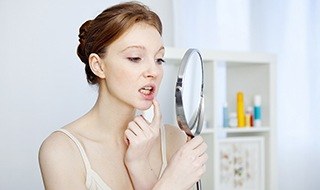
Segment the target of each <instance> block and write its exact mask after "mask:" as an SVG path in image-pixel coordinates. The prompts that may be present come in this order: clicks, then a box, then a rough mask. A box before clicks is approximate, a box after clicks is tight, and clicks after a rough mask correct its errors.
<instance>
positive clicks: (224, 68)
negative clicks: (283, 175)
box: [165, 47, 277, 190]
mask: <svg viewBox="0 0 320 190" xmlns="http://www.w3.org/2000/svg"><path fill="white" fill-rule="evenodd" d="M185 52H186V49H177V48H170V47H167V48H166V56H165V59H166V62H167V63H166V64H167V65H170V66H171V67H176V68H177V69H178V68H179V65H180V61H181V59H182V57H183V55H184V53H185ZM200 53H201V55H202V59H203V61H204V73H205V93H204V94H205V122H206V128H205V129H203V131H202V136H203V137H204V138H205V140H206V142H207V144H208V145H209V148H208V154H209V161H208V163H207V172H206V174H205V175H204V177H203V178H202V187H203V189H204V190H212V189H215V190H223V189H230V190H233V189H236V188H234V187H231V186H230V187H229V188H227V186H221V183H224V182H222V177H221V176H222V174H221V169H220V167H221V156H220V153H221V150H220V148H221V147H220V142H222V141H224V140H228V139H231V138H233V139H234V138H242V139H246V138H257V137H259V138H260V137H262V138H263V139H264V143H263V149H262V154H261V155H262V158H260V159H261V162H260V161H259V162H258V163H259V164H260V166H259V167H261V168H260V169H261V170H259V171H261V175H259V176H258V177H259V179H260V182H259V185H257V184H254V183H252V181H251V182H248V183H251V184H253V186H252V187H253V188H254V189H252V190H259V189H261V190H276V189H277V180H276V179H277V176H276V173H277V172H276V169H277V167H276V159H275V158H276V150H275V147H276V144H277V142H276V118H275V117H276V110H275V90H276V88H275V63H276V58H275V56H274V55H271V54H265V53H248V52H218V51H208V50H201V49H200ZM171 75H174V74H172V73H171ZM175 77H176V76H174V78H175ZM171 78H172V77H171ZM238 91H242V92H243V93H244V97H245V99H244V101H245V106H252V105H253V96H254V95H255V94H259V95H261V97H262V126H261V127H251V128H223V127H222V120H223V119H222V107H223V103H224V102H226V101H227V102H228V109H229V111H230V112H231V111H233V112H235V111H236V93H237V92H238ZM173 117H175V116H173ZM251 160H252V159H251ZM253 161H254V162H255V159H253ZM247 164H248V163H247ZM249 164H251V165H253V163H249ZM255 169H256V170H257V168H255ZM256 170H254V171H256ZM254 171H253V170H252V171H251V172H253V175H255V174H254ZM251 175H252V174H251ZM250 177H251V178H250ZM252 178H253V177H252V176H249V177H247V179H245V180H244V181H245V182H244V183H247V182H246V180H247V181H248V180H257V178H255V179H252ZM226 179H227V180H229V179H228V178H226ZM226 183H229V184H232V183H234V182H232V181H227V182H226ZM242 185H243V184H242ZM237 186H238V187H237V189H241V184H237ZM256 186H259V187H258V188H257V187H256ZM242 189H246V190H249V189H250V187H249V186H248V187H242Z"/></svg>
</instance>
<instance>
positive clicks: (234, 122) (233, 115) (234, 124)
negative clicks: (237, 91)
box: [229, 112, 238, 128]
mask: <svg viewBox="0 0 320 190" xmlns="http://www.w3.org/2000/svg"><path fill="white" fill-rule="evenodd" d="M229 126H230V127H231V128H236V127H237V126H238V118H237V113H236V112H231V113H230V115H229Z"/></svg>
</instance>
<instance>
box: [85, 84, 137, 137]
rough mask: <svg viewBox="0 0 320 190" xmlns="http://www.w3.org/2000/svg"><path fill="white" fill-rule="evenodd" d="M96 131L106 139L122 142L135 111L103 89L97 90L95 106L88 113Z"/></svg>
mask: <svg viewBox="0 0 320 190" xmlns="http://www.w3.org/2000/svg"><path fill="white" fill-rule="evenodd" d="M89 115H90V117H91V118H92V120H91V121H92V122H93V124H94V125H92V126H94V127H95V128H96V129H97V131H98V132H99V133H100V134H101V135H103V136H108V138H116V139H120V140H121V141H123V136H124V131H125V130H126V129H127V126H128V123H129V122H130V121H132V120H133V119H134V116H135V109H134V108H133V107H131V106H129V105H128V104H125V103H123V102H121V101H120V100H119V99H116V98H115V97H114V96H111V95H110V94H109V92H108V91H107V90H106V89H105V87H103V86H101V87H100V88H99V96H98V99H97V101H96V104H95V105H94V107H93V108H92V110H91V111H90V112H89Z"/></svg>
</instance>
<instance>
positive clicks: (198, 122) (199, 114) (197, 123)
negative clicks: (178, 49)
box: [175, 49, 204, 138]
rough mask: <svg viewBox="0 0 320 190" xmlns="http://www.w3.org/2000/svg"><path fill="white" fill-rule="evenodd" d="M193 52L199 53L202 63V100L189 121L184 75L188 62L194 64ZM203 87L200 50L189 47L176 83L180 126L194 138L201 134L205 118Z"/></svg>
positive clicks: (202, 75)
mask: <svg viewBox="0 0 320 190" xmlns="http://www.w3.org/2000/svg"><path fill="white" fill-rule="evenodd" d="M193 54H198V56H199V59H200V64H201V80H202V82H201V92H200V102H199V105H198V108H197V109H195V110H194V112H193V114H192V117H191V119H190V120H189V121H188V120H187V118H186V115H185V110H184V106H183V99H182V96H183V85H185V84H183V82H184V79H183V78H184V75H185V71H186V67H187V64H192V62H190V58H191V56H192V55H193ZM203 88H204V71H203V61H202V57H201V54H200V52H199V51H198V50H197V49H188V50H187V51H186V53H185V54H184V56H183V58H182V61H181V65H180V68H179V72H178V77H177V83H176V92H175V99H176V116H177V122H178V125H179V127H180V129H182V130H183V131H184V132H186V134H187V135H188V136H189V137H191V138H193V137H194V136H196V135H199V134H200V133H201V130H202V125H203V118H204V96H203ZM194 127H196V128H195V130H194V132H192V130H193V128H194Z"/></svg>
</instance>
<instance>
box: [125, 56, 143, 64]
mask: <svg viewBox="0 0 320 190" xmlns="http://www.w3.org/2000/svg"><path fill="white" fill-rule="evenodd" d="M127 59H128V60H129V61H131V62H134V63H139V62H140V61H141V58H140V57H128V58H127Z"/></svg>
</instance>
